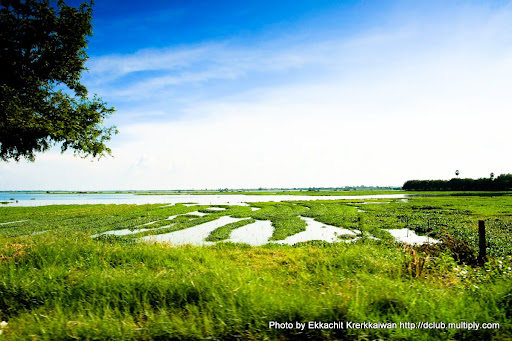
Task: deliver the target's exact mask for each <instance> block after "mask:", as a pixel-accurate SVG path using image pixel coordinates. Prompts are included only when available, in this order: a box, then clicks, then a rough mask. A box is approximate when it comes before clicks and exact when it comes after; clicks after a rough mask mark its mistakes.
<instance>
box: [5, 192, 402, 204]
mask: <svg viewBox="0 0 512 341" xmlns="http://www.w3.org/2000/svg"><path fill="white" fill-rule="evenodd" d="M406 197H407V195H406V194H375V195H337V196H312V195H242V194H233V195H230V194H224V195H204V194H200V195H185V194H184V195H136V194H129V193H112V194H107V193H105V194H93V193H91V194H45V193H22V192H19V193H18V192H0V201H8V202H9V203H8V204H5V205H3V206H10V207H13V206H45V205H86V204H136V205H144V204H177V203H186V204H187V205H190V206H192V205H196V204H198V205H243V206H247V205H248V204H247V203H250V202H270V201H273V202H280V201H305V200H341V199H345V200H357V199H360V200H365V199H403V198H406ZM10 199H14V200H10ZM16 201H17V202H16ZM191 203H194V204H191Z"/></svg>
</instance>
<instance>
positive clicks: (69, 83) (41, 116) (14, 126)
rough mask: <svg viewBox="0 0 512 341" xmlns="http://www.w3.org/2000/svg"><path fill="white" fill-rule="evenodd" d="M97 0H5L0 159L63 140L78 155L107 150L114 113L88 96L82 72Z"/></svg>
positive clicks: (0, 43) (0, 41) (0, 28)
mask: <svg viewBox="0 0 512 341" xmlns="http://www.w3.org/2000/svg"><path fill="white" fill-rule="evenodd" d="M91 14H92V2H85V3H82V4H81V5H80V6H79V7H78V8H75V7H72V6H68V5H66V4H65V3H64V1H63V0H59V1H57V2H56V3H55V2H50V1H49V0H0V70H2V71H1V72H0V159H2V160H4V161H8V160H10V159H14V160H16V161H18V160H19V159H20V158H26V159H27V160H31V161H33V160H34V157H35V153H37V152H43V151H46V150H48V149H49V148H50V147H51V146H52V145H54V144H57V143H58V144H61V150H62V151H65V150H67V149H68V148H70V149H72V150H74V152H75V154H79V155H83V156H88V155H92V156H93V157H96V156H101V155H104V154H105V153H107V154H109V153H110V149H109V148H107V147H106V145H105V142H106V141H108V140H110V137H111V136H112V134H115V133H117V130H116V129H115V127H104V126H103V120H104V119H105V118H107V117H108V116H110V115H111V114H112V113H113V112H114V108H111V107H107V105H106V103H104V102H103V101H102V100H101V99H100V98H97V97H96V96H94V97H93V99H89V98H88V97H87V89H86V88H85V86H83V85H82V84H81V83H80V75H81V72H82V71H83V70H86V69H85V67H84V62H85V61H86V60H87V54H86V53H85V48H86V47H87V37H88V36H90V35H91V34H92V25H91Z"/></svg>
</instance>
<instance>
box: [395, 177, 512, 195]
mask: <svg viewBox="0 0 512 341" xmlns="http://www.w3.org/2000/svg"><path fill="white" fill-rule="evenodd" d="M402 189H404V190H406V191H510V190H512V174H502V175H500V176H498V177H497V178H495V179H494V178H493V177H491V178H480V179H476V180H475V179H459V178H453V179H451V180H409V181H406V182H405V183H404V185H403V187H402Z"/></svg>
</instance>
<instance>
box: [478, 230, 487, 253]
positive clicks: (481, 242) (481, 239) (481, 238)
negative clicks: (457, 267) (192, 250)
mask: <svg viewBox="0 0 512 341" xmlns="http://www.w3.org/2000/svg"><path fill="white" fill-rule="evenodd" d="M478 248H479V250H478V261H479V262H480V263H485V261H486V260H487V252H486V248H487V241H486V240H485V221H483V220H479V221H478Z"/></svg>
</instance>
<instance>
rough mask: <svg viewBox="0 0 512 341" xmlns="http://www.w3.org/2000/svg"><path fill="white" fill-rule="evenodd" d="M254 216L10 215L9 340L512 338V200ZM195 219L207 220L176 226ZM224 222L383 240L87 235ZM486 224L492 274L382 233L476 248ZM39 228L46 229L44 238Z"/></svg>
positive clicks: (177, 210) (317, 206)
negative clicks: (380, 325) (316, 225)
mask: <svg viewBox="0 0 512 341" xmlns="http://www.w3.org/2000/svg"><path fill="white" fill-rule="evenodd" d="M255 206H258V207H260V208H261V209H260V210H258V211H251V210H250V208H249V207H241V206H234V207H229V208H227V210H226V211H213V210H208V207H207V206H192V207H186V206H183V205H174V206H163V205H147V206H146V205H145V206H134V205H120V206H116V205H94V206H69V207H61V206H53V207H34V208H9V207H5V208H4V207H2V208H0V222H13V221H19V220H26V219H28V221H26V222H19V223H13V224H5V225H0V321H6V322H7V325H6V327H5V328H3V329H2V333H1V334H0V340H2V339H4V340H30V339H35V340H70V339H81V340H203V339H214V340H215V339H216V340H240V339H242V340H285V339H311V340H313V339H321V340H336V339H347V340H378V339H384V340H385V339H394V340H433V339H435V340H493V339H494V340H507V339H508V340H510V339H512V337H511V335H512V324H511V318H512V299H511V297H512V270H511V268H512V255H510V245H507V243H506V241H507V238H508V236H507V233H506V231H507V229H508V228H509V225H508V224H509V215H510V213H511V212H512V202H511V199H510V198H507V197H500V198H480V197H471V198H460V199H459V198H445V197H442V198H417V199H413V200H411V201H409V202H407V203H403V202H393V203H390V204H386V205H384V204H364V205H363V204H361V202H358V201H351V202H347V201H344V202H334V203H333V202H315V203H312V202H305V203H258V204H255ZM363 206H364V207H363ZM357 207H360V208H362V209H364V210H365V212H364V213H363V212H358V211H357ZM197 210H200V211H203V212H210V213H209V214H208V215H207V216H205V217H193V216H189V217H188V218H186V219H185V218H182V219H178V218H176V219H173V220H168V218H169V216H174V215H177V214H186V213H190V212H193V211H197ZM222 215H231V216H236V217H240V218H251V219H260V220H261V219H265V220H271V221H272V222H273V224H274V226H275V227H277V228H276V231H277V232H276V233H275V235H274V237H275V238H285V237H286V236H287V235H291V234H293V233H296V231H300V230H301V229H302V228H303V227H304V226H302V225H300V224H298V223H296V222H298V221H299V220H300V221H302V222H303V220H302V219H300V218H299V217H300V216H309V217H312V218H314V219H316V220H318V221H321V222H323V223H329V224H332V225H336V226H341V227H347V228H353V229H359V230H362V231H363V232H366V233H368V234H372V235H374V236H375V235H377V234H378V233H381V234H382V236H383V238H381V239H380V240H372V239H368V238H366V239H360V240H359V241H357V242H354V243H348V244H346V243H336V244H329V243H324V242H306V243H301V244H298V245H295V246H288V245H276V244H273V243H272V244H268V245H265V246H261V247H250V246H248V245H244V244H233V243H219V244H216V245H214V246H208V247H194V246H189V245H186V246H180V247H174V246H172V245H171V244H165V243H163V244H150V243H139V242H137V241H136V240H137V239H136V238H137V237H138V236H140V235H141V234H137V235H135V236H127V237H115V236H106V237H103V238H98V239H94V238H90V236H91V235H92V234H97V233H101V232H104V231H108V230H111V229H120V228H136V227H137V226H139V225H141V223H147V222H152V221H156V222H157V223H155V224H152V225H156V226H159V227H162V226H166V225H165V224H167V223H170V224H172V225H171V226H170V227H168V229H183V228H188V227H191V226H195V225H197V224H200V223H201V222H204V221H206V220H208V219H216V218H218V217H220V216H222ZM478 219H485V220H486V221H487V222H488V225H489V230H490V232H489V233H490V235H491V236H492V239H491V240H490V246H489V248H490V250H491V251H492V252H491V253H490V254H491V260H490V262H489V263H487V264H485V265H484V266H469V265H467V264H463V263H462V262H461V260H460V259H457V257H455V256H456V255H455V254H454V253H453V252H452V250H451V249H450V248H439V249H437V250H435V252H434V251H432V252H431V253H428V254H427V251H422V250H421V249H418V248H404V247H403V245H399V244H397V243H395V242H394V241H393V240H391V239H390V238H389V236H387V237H386V232H385V231H383V230H382V228H402V227H409V228H412V229H417V227H421V228H424V227H427V228H429V227H430V228H431V230H430V233H432V234H435V233H441V232H442V231H448V232H450V233H452V234H454V235H456V236H457V237H458V238H461V239H462V240H464V241H466V242H467V243H469V245H472V244H471V243H473V239H472V235H473V233H474V232H473V230H470V231H467V230H468V229H471V228H472V227H471V226H472V224H474V223H475V221H477V220H478ZM247 221H249V219H248V220H247ZM288 223H289V224H288ZM280 224H281V225H280ZM152 225H147V227H148V228H149V227H151V226H152ZM279 226H281V227H279ZM233 228H236V226H225V227H222V228H220V229H219V231H220V232H219V235H218V236H217V237H218V238H222V239H224V237H225V236H226V235H229V232H230V231H231V230H232V229H233ZM153 230H154V231H153ZM164 230H165V229H162V230H158V231H164ZM418 230H419V229H418ZM40 231H46V232H44V233H40V234H33V233H34V232H40ZM156 231H157V230H155V229H152V231H148V232H145V233H156ZM212 236H215V234H213V233H212ZM212 238H213V237H212ZM271 321H277V322H291V323H293V324H295V323H296V322H308V321H321V322H332V321H343V322H347V321H353V322H389V323H397V324H398V325H399V323H400V322H415V323H417V322H420V321H424V322H444V323H451V322H453V323H458V322H460V321H467V322H478V323H484V322H491V323H499V324H500V328H499V329H487V330H484V329H479V330H471V331H468V330H463V329H407V328H392V329H373V328H363V329H346V328H344V329H307V328H306V329H305V330H298V329H296V328H292V329H275V328H269V322H271Z"/></svg>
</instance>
